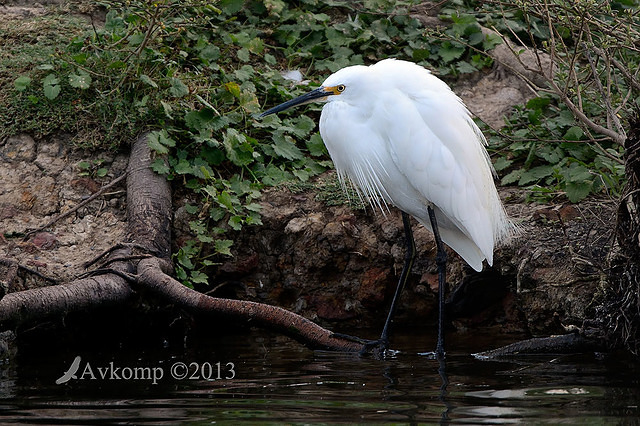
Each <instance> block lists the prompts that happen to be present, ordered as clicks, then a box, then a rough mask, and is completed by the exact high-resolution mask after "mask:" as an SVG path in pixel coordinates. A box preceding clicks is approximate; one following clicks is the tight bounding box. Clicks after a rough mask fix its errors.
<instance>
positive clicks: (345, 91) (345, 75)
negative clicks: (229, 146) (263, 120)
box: [260, 65, 368, 117]
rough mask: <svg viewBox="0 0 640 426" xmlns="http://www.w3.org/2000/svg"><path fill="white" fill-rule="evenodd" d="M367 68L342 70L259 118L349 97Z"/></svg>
mask: <svg viewBox="0 0 640 426" xmlns="http://www.w3.org/2000/svg"><path fill="white" fill-rule="evenodd" d="M367 68H368V67H365V66H362V65H355V66H352V67H347V68H343V69H341V70H339V71H337V72H335V73H333V74H331V75H330V76H329V77H327V79H326V80H325V81H324V83H322V86H320V87H318V88H317V89H315V90H312V91H311V92H308V93H305V94H304V95H302V96H298V97H297V98H294V99H291V100H289V101H287V102H284V103H282V104H280V105H278V106H275V107H273V108H271V109H268V110H267V111H265V112H263V113H262V114H260V117H265V116H267V115H270V114H275V113H277V112H280V111H284V110H286V109H289V108H292V107H294V106H297V105H304V104H308V103H310V102H316V101H319V102H327V101H329V102H330V101H333V100H336V99H342V98H348V97H351V95H352V94H353V92H354V91H355V90H354V89H355V88H356V87H357V86H360V85H361V83H362V81H361V79H360V78H359V77H361V76H362V74H363V72H362V71H364V70H366V69H367Z"/></svg>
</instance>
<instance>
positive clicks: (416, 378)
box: [0, 330, 640, 425]
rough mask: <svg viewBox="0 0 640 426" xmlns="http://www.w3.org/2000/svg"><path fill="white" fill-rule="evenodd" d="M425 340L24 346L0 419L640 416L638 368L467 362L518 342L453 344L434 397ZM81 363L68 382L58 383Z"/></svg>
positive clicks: (594, 358) (474, 420)
mask: <svg viewBox="0 0 640 426" xmlns="http://www.w3.org/2000/svg"><path fill="white" fill-rule="evenodd" d="M422 333H424V330H422V331H419V330H413V331H406V332H404V334H403V333H402V331H397V332H396V335H395V338H394V339H393V346H394V347H395V348H397V349H400V352H399V353H397V354H396V355H395V356H394V357H392V358H390V359H386V360H384V361H380V360H374V359H367V358H365V359H363V358H359V357H357V356H354V355H348V354H340V353H329V352H318V351H316V352H314V351H311V350H308V349H306V348H304V347H302V346H301V345H299V344H298V343H296V342H293V341H291V340H289V339H286V338H284V337H279V336H275V335H271V334H267V335H265V334H264V332H262V331H251V332H243V333H241V334H240V335H235V336H226V337H224V338H221V337H219V336H218V339H219V341H217V342H212V340H213V339H215V338H216V337H215V336H214V337H212V338H210V339H201V340H198V341H193V340H192V341H190V342H188V343H187V344H186V348H184V347H183V348H180V349H176V348H173V349H166V348H152V347H149V345H146V344H141V345H138V346H137V347H136V345H133V346H131V345H128V346H127V345H124V346H122V345H121V347H120V348H119V347H118V346H117V345H116V346H114V345H111V344H110V345H105V346H106V347H103V348H99V349H92V350H83V349H78V348H67V349H56V348H53V347H51V346H49V345H46V346H44V347H38V346H35V347H34V346H33V345H31V346H29V347H28V348H27V349H26V350H24V351H21V353H20V354H19V355H18V356H17V357H16V358H15V359H14V360H12V361H11V362H5V363H4V364H2V365H0V374H1V378H0V423H1V424H6V423H25V424H26V423H29V424H31V423H36V424H177V423H187V424H211V423H226V424H231V423H237V422H238V421H249V422H252V423H273V424H280V423H282V422H287V423H334V422H340V423H354V422H355V423H374V422H395V423H426V424H437V423H447V422H450V423H460V424H503V423H524V424H558V423H562V424H581V425H582V424H634V423H636V424H637V422H638V419H639V418H640V409H639V405H640V365H639V364H637V363H635V362H633V361H632V360H629V359H621V357H620V356H613V355H597V354H593V353H590V354H581V355H571V356H540V357H520V358H513V359H511V360H508V361H501V362H497V361H481V360H477V359H475V358H474V357H472V356H470V353H473V352H476V351H480V350H484V349H489V348H493V347H496V346H499V345H501V344H504V343H510V342H512V341H514V340H518V337H517V336H501V337H500V338H496V337H495V336H478V335H475V334H474V335H461V334H455V335H448V336H447V337H448V340H447V345H448V354H447V359H446V364H445V372H446V376H447V378H448V382H449V383H448V385H447V386H446V388H443V378H442V375H441V374H440V373H439V369H440V365H439V363H438V361H436V360H433V359H430V358H429V357H428V356H425V355H421V353H423V352H425V351H428V350H431V349H432V348H433V346H434V342H433V341H432V340H430V339H429V338H426V337H425V336H423V335H422ZM365 334H366V333H365ZM132 348H133V349H132ZM77 356H80V358H81V359H80V361H79V364H78V370H77V372H76V378H75V379H73V378H72V379H70V380H69V381H68V382H66V383H63V384H56V383H55V381H56V379H59V378H60V377H61V376H63V374H64V373H65V371H67V370H68V369H69V368H70V367H71V364H72V362H73V361H74V359H75V357H77ZM111 363H113V364H111ZM180 363H184V364H180ZM87 365H89V366H90V367H87ZM176 365H177V367H176ZM118 368H119V369H118ZM136 368H137V370H135V369H136ZM172 369H173V370H172ZM161 370H162V372H163V376H162V377H160V378H158V377H157V376H158V375H159V374H160V371H161ZM151 372H155V373H156V377H155V378H154V377H153V376H152V375H151V374H148V375H146V373H151ZM172 372H173V374H174V376H176V377H171V374H172ZM103 373H104V374H105V377H101V374H103ZM136 375H137V376H138V377H136ZM185 375H186V377H182V376H185ZM203 377H209V378H211V379H215V380H205V379H203ZM218 377H220V378H219V379H218ZM154 381H155V382H156V383H155V384H154V383H153V382H154Z"/></svg>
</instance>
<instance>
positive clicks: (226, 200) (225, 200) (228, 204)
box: [218, 191, 235, 211]
mask: <svg viewBox="0 0 640 426" xmlns="http://www.w3.org/2000/svg"><path fill="white" fill-rule="evenodd" d="M218 203H219V204H220V205H221V206H222V207H224V208H226V209H227V210H229V211H235V208H234V207H233V201H232V199H231V195H230V194H229V193H228V192H227V191H222V193H220V195H218Z"/></svg>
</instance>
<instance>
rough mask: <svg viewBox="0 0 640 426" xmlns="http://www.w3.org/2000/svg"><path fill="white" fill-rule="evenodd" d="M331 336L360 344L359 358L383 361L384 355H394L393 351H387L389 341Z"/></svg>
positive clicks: (347, 335) (346, 335) (349, 336)
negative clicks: (372, 358) (369, 357)
mask: <svg viewBox="0 0 640 426" xmlns="http://www.w3.org/2000/svg"><path fill="white" fill-rule="evenodd" d="M332 336H333V337H338V338H340V339H345V340H350V341H352V342H356V343H360V344H361V345H362V349H360V351H359V352H358V354H359V355H360V356H365V355H372V356H373V357H374V358H377V359H383V358H385V356H386V355H388V354H389V355H391V354H393V353H395V351H392V350H390V349H389V339H385V338H380V339H377V340H369V339H363V338H361V337H357V336H351V335H349V334H342V333H333V334H332Z"/></svg>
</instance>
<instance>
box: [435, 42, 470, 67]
mask: <svg viewBox="0 0 640 426" xmlns="http://www.w3.org/2000/svg"><path fill="white" fill-rule="evenodd" d="M464 51H465V48H464V47H463V46H460V45H458V44H457V43H456V44H453V43H451V42H448V41H447V42H444V43H442V46H441V47H440V49H439V50H438V54H439V55H440V57H441V58H442V60H443V61H444V62H451V61H453V60H455V59H458V58H460V57H461V56H462V55H463V54H464Z"/></svg>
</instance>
